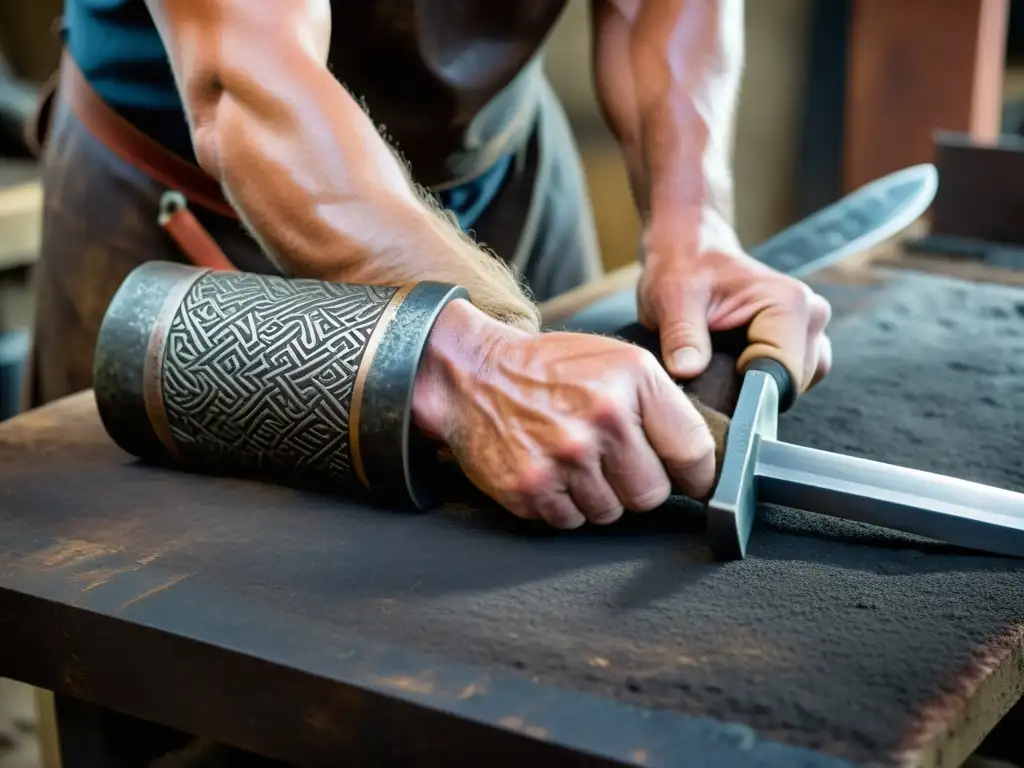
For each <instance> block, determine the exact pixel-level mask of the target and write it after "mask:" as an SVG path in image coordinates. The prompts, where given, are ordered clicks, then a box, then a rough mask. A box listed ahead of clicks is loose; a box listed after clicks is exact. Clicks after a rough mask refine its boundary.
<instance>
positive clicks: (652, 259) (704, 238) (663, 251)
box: [641, 205, 743, 267]
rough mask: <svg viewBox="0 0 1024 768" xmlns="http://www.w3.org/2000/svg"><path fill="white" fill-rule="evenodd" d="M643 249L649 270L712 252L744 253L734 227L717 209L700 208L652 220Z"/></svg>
mask: <svg viewBox="0 0 1024 768" xmlns="http://www.w3.org/2000/svg"><path fill="white" fill-rule="evenodd" d="M641 245H642V247H643V251H644V254H645V259H646V261H645V266H647V267H651V266H655V265H657V264H658V263H660V262H666V261H671V262H675V261H678V260H680V259H684V260H685V259H699V258H700V257H701V256H702V255H703V254H706V253H710V252H714V253H719V254H721V253H736V254H739V253H742V252H743V246H742V244H741V243H740V240H739V236H738V235H737V234H736V230H735V229H734V228H733V226H732V223H731V222H730V221H729V220H728V219H727V218H726V217H724V216H723V215H722V214H721V212H720V211H718V210H717V209H715V208H712V207H709V206H700V205H698V206H691V207H683V208H679V209H676V210H674V211H666V212H665V213H664V214H662V215H660V216H657V217H652V218H651V220H650V221H649V222H647V223H646V224H645V226H644V229H643V232H642V234H641Z"/></svg>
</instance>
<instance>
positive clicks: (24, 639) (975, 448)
mask: <svg viewBox="0 0 1024 768" xmlns="http://www.w3.org/2000/svg"><path fill="white" fill-rule="evenodd" d="M819 287H820V288H822V290H824V291H825V292H826V293H827V294H828V295H829V296H830V298H832V299H833V302H834V305H835V306H836V308H837V314H839V315H840V317H839V319H838V320H837V321H836V323H835V328H834V333H833V340H834V344H835V349H836V368H835V371H834V373H833V374H832V376H831V377H829V379H828V381H827V382H826V383H825V384H824V385H823V386H822V387H821V388H820V389H818V390H816V391H815V392H813V393H812V394H811V395H809V396H808V397H807V398H806V399H805V400H804V401H803V402H801V403H799V404H798V406H797V408H796V409H795V410H794V411H793V412H792V413H791V414H790V415H788V416H787V417H786V418H785V419H784V421H783V423H782V425H781V436H782V437H783V438H784V439H788V440H791V441H794V442H800V443H804V444H810V445H813V446H816V447H820V448H829V449H833V450H841V451H844V452H848V453H855V454H859V455H867V456H871V457H875V458H879V459H884V460H889V461H894V462H898V463H901V464H904V465H907V466H913V467H917V468H921V469H931V470H934V471H939V472H944V473H949V474H955V475H959V476H962V477H966V478H968V479H973V480H979V481H983V482H989V483H994V484H998V485H1002V486H1004V487H1010V488H1015V489H1019V490H1024V464H1022V457H1021V452H1020V444H1019V436H1020V435H1021V434H1024V429H1022V428H1024V319H1022V318H1024V291H1021V290H1019V289H1013V288H1006V287H996V286H968V285H967V284H964V283H960V282H956V281H948V280H944V279H940V278H928V277H923V276H920V275H915V274H898V275H894V276H882V277H880V278H879V282H876V283H873V282H872V281H871V280H866V281H864V284H863V285H861V286H859V287H855V288H851V287H841V286H819ZM452 493H453V494H455V495H461V491H456V489H455V488H454V487H453V489H452ZM0 509H2V515H0V636H2V637H3V642H0V675H2V676H7V677H13V678H17V679H22V680H25V681H26V682H30V683H32V684H34V685H39V686H42V687H45V688H49V689H53V690H56V691H58V692H61V693H65V694H69V695H72V696H76V697H80V698H82V699H84V700H87V701H92V702H95V703H99V704H102V705H105V706H108V707H112V708H115V709H118V710H120V711H123V712H127V713H131V714H135V715H137V716H140V717H144V718H147V719H150V720H153V721H157V722H160V723H164V724H167V725H171V726H174V727H177V728H181V729H183V730H186V731H189V732H191V733H197V734H201V735H204V736H207V737H210V738H213V739H217V740H220V741H223V742H227V743H229V744H233V745H236V746H240V747H242V748H245V749H249V750H252V751H255V752H258V753H261V754H265V755H269V756H272V757H278V758H284V759H288V760H294V761H301V762H308V763H314V764H316V763H319V764H338V763H340V762H342V760H343V758H344V759H350V760H351V761H352V764H362V763H361V762H360V761H361V760H365V761H366V764H384V763H388V762H389V761H394V762H392V763H391V764H395V763H398V764H405V763H408V762H411V763H415V762H416V760H417V759H418V760H419V763H418V764H423V761H424V760H428V759H429V762H430V763H432V764H445V765H482V764H483V762H484V761H486V762H491V761H493V762H495V763H497V764H501V765H511V764H513V763H515V764H516V765H521V764H522V763H523V762H524V761H527V760H535V761H539V763H538V764H573V765H590V764H593V765H613V764H618V765H621V764H632V765H651V766H653V765H680V766H689V765H694V766H697V765H700V766H704V765H716V766H719V765H736V766H746V765H760V766H765V765H778V766H789V765H805V766H811V765H822V766H832V765H836V766H838V765H852V764H862V765H867V764H871V765H929V766H937V765H941V766H947V765H948V766H952V765H958V764H959V763H960V762H961V761H962V760H963V758H964V757H966V756H967V755H968V754H969V753H970V752H971V751H972V750H973V749H974V747H975V746H976V745H977V744H978V743H979V742H980V740H981V739H982V737H983V736H984V734H985V733H986V732H987V731H988V729H989V728H991V727H992V725H993V724H994V723H995V722H996V721H997V720H998V719H999V718H1000V717H1001V716H1002V715H1003V714H1004V713H1005V712H1006V711H1007V709H1008V708H1009V707H1010V706H1011V705H1012V704H1013V702H1014V701H1016V700H1017V699H1018V698H1019V697H1020V695H1021V693H1022V690H1024V642H1022V640H1024V589H1022V588H1021V587H1022V581H1024V563H1022V562H1021V561H1018V560H1014V559H1010V558H999V557H990V556H986V555H983V554H979V553H974V552H967V551H959V550H956V549H954V548H951V547H948V546H944V545H941V544H937V543H934V542H926V541H922V540H917V539H914V538H912V537H907V536H902V535H898V534H892V533H889V532H885V531H880V530H878V529H872V528H868V527H865V526H861V525H855V524H849V523H844V522H842V521H836V520H832V519H830V518H825V517H820V516H817V515H811V514H806V513H801V512H796V511H793V510H782V509H767V510H764V514H763V517H762V521H761V522H760V524H759V526H758V528H757V529H756V530H755V532H754V537H753V540H752V545H751V551H750V555H749V557H748V558H747V559H746V560H745V561H743V562H740V563H730V564H726V565H721V564H717V563H715V562H713V561H712V560H711V558H710V555H709V553H708V550H707V547H706V542H705V538H704V534H703V525H702V518H701V513H700V510H699V509H696V508H694V506H693V505H689V504H686V503H684V502H682V501H677V502H674V503H672V504H670V505H668V506H667V507H666V508H665V509H662V510H659V511H657V512H654V513H650V514H648V515H645V516H637V517H634V518H631V519H629V520H627V521H624V522H623V523H622V524H618V525H616V526H613V527H611V528H608V529H600V530H590V529H582V530H579V531H575V532H569V533H557V532H553V531H549V530H547V529H545V528H543V527H542V526H534V525H530V524H526V523H521V522H520V521H516V520H514V519H512V518H511V517H510V516H508V515H507V514H504V513H502V512H500V511H498V510H494V509H492V508H489V507H487V506H486V505H483V504H481V503H480V502H479V501H478V500H475V501H472V502H471V503H460V504H453V505H450V506H448V507H446V508H445V509H443V510H439V511H437V512H435V513H431V514H427V515H417V516H410V515H399V514H395V513H392V512H388V511H385V510H379V509H374V508H372V507H370V506H368V505H365V504H362V503H353V502H351V501H348V502H346V501H344V500H341V499H337V498H328V497H320V496H315V495H311V494H304V493H299V492H296V491H293V490H288V489H283V488H277V487H271V486H265V485H260V484H257V483H251V482H242V481H233V480H227V479H217V478H211V477H199V476H193V475H184V474H177V473H174V472H171V471H167V470H161V469H157V468H150V467H144V466H140V465H138V464H137V463H135V462H134V461H133V460H131V459H130V458H129V457H127V456H126V455H125V454H123V453H121V452H120V451H119V450H118V449H117V448H116V447H114V446H113V445H112V444H111V443H110V442H109V440H108V439H107V438H106V436H105V434H104V432H103V430H102V428H101V426H100V424H99V422H98V420H97V416H96V411H95V407H94V403H93V401H92V398H91V395H90V394H89V393H83V394H81V395H78V396H75V397H72V398H70V399H67V400H65V401H62V402H59V403H56V404H53V405H51V406H49V407H46V408H43V409H41V410H39V411H36V412H32V413H28V414H25V415H23V416H21V417H18V418H16V419H14V420H12V421H10V422H8V423H6V424H3V425H0ZM153 691H160V695H159V696H154V695H153V694H152V692H153ZM570 753H571V754H574V755H575V756H576V760H575V761H573V762H569V758H568V755H569V754H570ZM485 758H486V760H485Z"/></svg>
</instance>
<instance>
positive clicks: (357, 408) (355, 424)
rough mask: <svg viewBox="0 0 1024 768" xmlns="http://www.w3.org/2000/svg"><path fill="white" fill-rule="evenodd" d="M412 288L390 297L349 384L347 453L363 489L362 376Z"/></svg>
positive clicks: (367, 485)
mask: <svg viewBox="0 0 1024 768" xmlns="http://www.w3.org/2000/svg"><path fill="white" fill-rule="evenodd" d="M415 287H416V283H409V284H407V285H404V286H402V287H401V288H399V289H398V290H397V291H395V294H394V295H393V296H392V297H391V300H390V301H389V302H388V305H387V306H386V307H385V308H384V311H383V312H382V313H381V315H380V319H379V320H378V321H377V325H376V326H374V329H373V332H372V333H370V338H369V339H367V340H366V348H365V349H364V351H363V356H362V358H361V359H360V360H359V368H358V369H356V380H355V383H354V384H353V385H352V404H351V405H350V406H349V412H348V442H349V454H350V455H351V457H352V469H353V470H354V471H355V473H356V477H357V478H359V482H360V483H362V484H363V486H364V487H365V488H367V489H370V481H369V479H368V478H367V477H366V467H365V466H364V465H363V455H362V453H361V452H360V446H359V419H360V417H361V415H362V408H363V392H364V390H365V389H366V376H367V373H368V372H369V370H370V366H372V365H373V358H374V355H375V354H376V353H377V348H378V347H379V346H380V342H381V339H382V338H383V337H384V333H385V332H386V331H387V328H388V325H389V324H390V323H391V320H392V319H393V318H394V316H395V313H396V312H398V308H399V307H400V306H401V305H402V302H403V301H405V298H406V297H407V296H408V295H409V292H410V291H412V289H413V288H415Z"/></svg>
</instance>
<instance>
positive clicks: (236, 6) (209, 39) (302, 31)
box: [152, 0, 537, 326]
mask: <svg viewBox="0 0 1024 768" xmlns="http://www.w3.org/2000/svg"><path fill="white" fill-rule="evenodd" d="M152 3H153V4H154V5H159V7H160V9H161V10H162V16H161V18H160V20H159V22H158V23H159V24H160V26H161V30H162V33H163V34H164V37H165V40H167V41H168V42H169V43H170V45H169V46H168V47H169V48H170V49H171V51H172V63H173V64H174V67H175V71H176V74H177V75H178V80H179V84H180V85H181V87H182V90H183V93H184V94H185V101H186V104H187V107H188V112H189V118H190V124H191V126H192V131H193V138H194V143H195V147H196V153H197V156H198V158H199V161H200V163H201V164H202V165H203V167H204V169H205V170H207V172H209V173H210V174H211V175H213V176H214V177H216V178H217V179H219V180H220V181H221V183H222V186H223V188H224V190H225V193H226V195H227V196H228V197H229V199H230V200H231V202H232V203H233V204H234V206H235V207H236V209H237V210H238V211H239V212H240V214H241V216H242V218H243V220H244V221H245V223H246V225H247V226H248V227H249V229H250V230H251V231H252V233H253V234H254V235H255V236H256V237H257V239H258V240H259V241H260V242H261V244H262V245H263V246H264V248H265V249H266V250H267V252H268V253H269V254H270V255H271V256H273V257H274V258H275V259H276V260H277V261H278V263H279V264H280V265H281V266H282V268H283V269H284V270H285V271H287V272H289V273H291V274H293V275H301V276H308V277H316V278H321V279H329V280H337V281H345V282H362V283H377V284H388V285H397V284H402V283H405V282H409V281H414V280H424V279H426V280H438V281H443V282H452V283H457V284H460V285H464V286H466V287H467V289H468V290H469V291H470V295H471V298H472V299H473V301H474V303H476V304H477V305H478V306H480V307H481V308H482V309H484V310H485V311H487V312H488V313H490V314H492V315H494V316H495V317H497V318H499V319H501V320H504V321H508V322H513V323H516V324H518V325H526V326H535V325H536V322H537V321H536V309H535V307H534V306H533V305H532V303H531V302H529V301H528V300H527V299H526V298H525V297H524V296H523V295H522V293H521V291H520V290H519V288H518V286H517V284H516V282H515V280H514V278H513V277H512V275H511V274H510V273H509V271H508V270H507V269H506V268H505V267H504V266H503V265H502V264H500V263H499V262H498V261H497V259H495V258H493V257H491V256H490V255H488V254H486V253H485V252H483V251H482V250H481V249H479V248H478V247H477V246H476V245H475V244H474V243H472V242H471V241H470V240H469V239H468V238H466V237H465V236H463V235H462V233H461V232H460V231H459V230H458V229H457V227H455V226H454V225H453V224H452V223H451V222H450V221H449V220H448V219H447V218H446V217H444V216H443V215H441V214H440V213H439V212H438V211H437V210H436V208H435V207H434V206H432V204H431V203H430V201H428V200H426V199H425V197H424V196H423V195H421V194H420V193H419V191H418V190H416V189H415V187H414V185H413V184H412V183H411V182H410V180H409V178H408V175H407V173H406V169H405V168H404V167H403V165H402V164H401V162H400V161H399V160H398V159H397V157H396V156H395V154H394V153H393V152H392V151H391V149H390V148H389V147H388V145H387V144H386V143H385V141H384V140H383V139H382V138H381V137H380V135H379V134H378V132H377V130H376V127H375V126H374V124H373V123H372V121H371V119H370V118H369V117H368V116H367V115H366V113H365V112H364V111H363V109H362V108H361V107H360V106H359V104H358V103H357V102H356V101H355V99H354V98H352V96H350V95H349V94H348V92H347V91H346V90H345V89H344V87H343V86H342V85H341V84H339V83H338V81H337V80H336V79H335V78H334V76H333V75H332V74H331V73H330V71H329V70H328V69H327V67H326V65H325V60H326V39H317V38H318V37H320V36H322V37H326V35H323V34H322V30H323V29H324V26H325V23H324V21H323V20H321V21H320V23H319V24H317V20H316V19H315V18H313V16H315V14H314V13H312V12H311V10H310V3H309V2H306V1H305V0H287V1H286V2H281V3H280V4H279V6H278V5H275V13H273V14H267V13H266V12H265V9H263V10H260V9H259V8H254V7H253V6H256V5H258V4H252V3H248V2H246V0H192V2H190V3H188V4H186V3H184V2H173V0H162V2H157V0H152ZM202 6H206V7H208V8H209V9H211V10H216V11H217V13H216V14H212V13H211V14H210V17H209V18H205V19H201V18H199V17H200V16H201V14H200V13H199V12H197V10H196V9H197V8H200V7H202ZM279 10H280V11H283V12H282V13H279V12H278V11H279ZM155 15H156V14H155ZM214 16H216V18H214ZM265 17H271V18H269V19H267V18H265ZM199 40H201V41H204V44H199V43H197V42H196V41H199ZM211 52H212V53H211Z"/></svg>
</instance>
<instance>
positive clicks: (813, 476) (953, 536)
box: [754, 439, 1024, 557]
mask: <svg viewBox="0 0 1024 768" xmlns="http://www.w3.org/2000/svg"><path fill="white" fill-rule="evenodd" d="M756 450H757V453H756V456H757V459H756V461H757V463H756V465H755V468H754V475H755V477H756V483H757V492H756V497H757V500H758V502H761V503H768V504H778V505H780V506H786V507H791V508H794V509H802V510H806V511H810V512H817V513H819V514H825V515H829V516H831V517H839V518H843V519H846V520H856V521H858V522H862V523H870V524H872V525H877V526H880V527H883V528H891V529H894V530H899V531H904V532H906V533H912V534H917V535H919V536H924V537H926V538H930V539H936V540H938V541H942V542H945V543H947V544H953V545H956V546H961V547H966V548H969V549H978V550H985V551H988V552H994V553H998V554H1003V555H1012V556H1015V557H1024V494H1020V493H1014V492H1012V491H1007V490H1003V489H1001V488H993V487H991V486H987V485H982V484H981V483H973V482H969V481H967V480H960V479H957V478H954V477H946V476H943V475H938V474H933V473H931V472H922V471H920V470H915V469H908V468H906V467H899V466H894V465H889V464H882V463H881V462H877V461H869V460H867V459H860V458H856V457H853V456H844V455H842V454H837V453H829V452H827V451H819V450H817V449H814V448H805V447H803V446H797V445H792V444H790V443H783V442H778V441H774V440H762V439H759V440H758V445H757V449H756Z"/></svg>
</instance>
